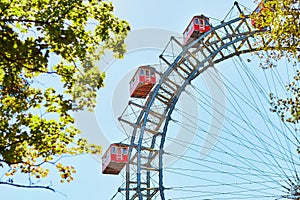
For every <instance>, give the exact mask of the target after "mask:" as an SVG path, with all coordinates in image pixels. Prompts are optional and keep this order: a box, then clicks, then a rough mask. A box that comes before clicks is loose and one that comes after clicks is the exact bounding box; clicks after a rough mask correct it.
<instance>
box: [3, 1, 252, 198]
mask: <svg viewBox="0 0 300 200" xmlns="http://www.w3.org/2000/svg"><path fill="white" fill-rule="evenodd" d="M233 2H234V1H232V0H226V1H224V0H210V1H206V0H198V1H195V0H185V1H174V0H163V1H161V0H152V1H146V0H119V1H113V3H114V5H115V14H116V15H117V16H119V17H120V18H123V19H125V20H127V21H128V22H129V23H130V24H131V27H132V30H133V31H135V30H138V29H145V28H152V30H166V32H174V33H177V34H181V33H182V32H183V30H184V29H185V28H186V25H187V24H188V23H189V20H190V19H191V17H192V16H194V15H198V14H204V15H207V16H209V17H213V18H216V19H220V20H222V19H223V17H224V16H225V15H226V14H227V12H228V11H229V10H230V9H231V7H232V5H233ZM241 4H243V5H245V6H247V7H249V8H254V7H255V5H254V3H253V1H252V0H248V1H241ZM154 32H155V31H154ZM139 36H141V35H139ZM139 39H143V38H142V37H141V38H139ZM144 39H147V38H144ZM154 39H155V38H154ZM154 39H153V38H152V40H154ZM157 40H161V38H157ZM167 42H168V40H166V41H165V44H164V43H162V44H161V45H162V46H165V45H166V44H167ZM154 46H155V45H154ZM159 54H160V50H159V48H157V49H155V48H154V49H143V48H142V46H141V49H139V50H138V51H134V52H130V53H129V54H127V55H126V56H125V58H124V60H119V61H114V62H111V61H112V60H111V59H107V60H108V61H109V63H107V66H105V67H104V68H105V70H106V75H107V80H106V88H104V89H103V90H102V91H101V92H99V95H100V97H99V99H98V105H97V108H96V110H95V113H94V114H95V115H94V116H95V118H94V119H91V120H90V119H86V120H84V119H83V116H81V117H79V120H82V121H81V122H80V126H82V127H85V128H84V130H83V135H84V136H87V137H89V138H92V139H90V140H92V142H94V143H97V144H100V145H102V146H103V147H104V148H105V147H107V146H108V144H109V142H118V141H121V140H123V139H124V137H125V135H124V134H123V133H122V132H121V131H120V128H119V127H118V126H119V125H118V124H117V122H116V121H117V120H116V117H118V116H115V115H114V113H115V112H114V111H112V106H113V103H112V102H115V104H114V105H116V104H118V103H117V102H118V101H119V99H118V98H121V97H122V95H126V93H124V92H123V93H122V92H121V91H120V92H118V90H117V89H116V88H118V87H120V86H119V85H118V83H119V81H120V80H121V79H122V78H123V77H124V76H125V75H127V74H128V73H129V74H130V73H133V71H134V69H135V68H136V67H137V66H139V65H140V64H145V63H157V62H158V55H159ZM120 94H121V95H120ZM116 98H117V99H116ZM126 98H127V97H124V99H126ZM120 101H121V100H120ZM120 104H121V105H123V103H120ZM121 107H122V106H120V108H117V110H118V111H116V113H117V114H118V112H119V110H120V109H122V108H121ZM92 120H95V121H92ZM92 123H94V124H92ZM95 123H96V124H95ZM89 128H90V129H89ZM99 129H101V131H102V132H103V134H104V135H105V137H106V141H104V140H101V137H100V136H97V134H98V132H99ZM99 138H100V139H99ZM104 150H105V149H104ZM65 161H66V163H70V164H72V165H74V166H75V167H76V169H77V174H76V175H75V176H74V181H73V182H72V183H70V184H60V183H59V180H58V179H57V178H54V177H53V179H52V180H53V183H52V184H53V187H54V188H55V189H57V191H58V192H57V193H53V192H50V191H47V190H37V189H20V188H14V187H10V186H1V192H0V195H1V199H22V200H35V199H43V200H54V199H55V200H82V199H89V200H102V199H104V200H105V199H109V198H110V197H112V195H113V194H114V193H115V192H116V191H117V188H118V187H119V186H120V185H121V183H122V178H121V177H120V176H107V175H102V174H101V163H100V162H99V160H97V158H93V157H91V156H86V155H85V156H84V155H83V156H78V157H73V158H67V159H65Z"/></svg>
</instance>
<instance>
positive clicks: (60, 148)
mask: <svg viewBox="0 0 300 200" xmlns="http://www.w3.org/2000/svg"><path fill="white" fill-rule="evenodd" d="M113 10H114V7H113V5H112V3H109V2H106V1H97V0H89V1H79V0H63V1H62V0H18V1H14V0H1V2H0V13H1V15H0V49H1V51H0V119H1V121H0V172H1V171H2V172H3V173H5V175H6V176H0V177H2V178H1V179H0V184H10V185H15V186H24V187H44V188H48V186H45V185H40V186H37V185H35V183H37V182H38V181H39V180H40V179H42V178H44V177H46V176H47V175H48V173H49V169H50V168H49V167H50V166H51V165H53V166H55V168H56V170H57V172H58V173H59V174H60V176H61V182H64V181H67V182H69V181H71V180H72V179H73V177H72V174H73V173H74V172H75V169H74V168H73V167H72V166H64V165H63V164H62V163H61V162H60V160H61V158H62V157H64V156H67V155H78V154H82V153H95V154H98V153H100V152H101V148H100V147H98V146H96V145H92V144H88V142H87V141H86V140H84V139H82V138H80V137H79V136H78V134H79V130H78V129H77V128H76V127H75V126H74V118H73V116H72V112H74V111H75V110H82V109H85V108H88V109H93V108H94V106H95V104H96V100H95V99H96V92H97V90H98V89H99V88H101V87H103V79H104V76H105V75H104V73H102V72H100V71H99V69H98V66H95V64H94V60H97V59H99V56H101V55H102V54H103V52H104V49H110V50H112V51H113V52H114V53H115V56H116V57H117V58H121V57H122V55H123V54H124V52H125V46H124V39H125V37H126V35H127V33H128V31H129V29H130V28H129V25H128V23H127V22H126V21H124V20H120V19H118V18H117V17H115V16H114V15H113ZM1 168H2V170H1ZM22 174H23V175H26V177H27V176H28V175H29V177H30V178H29V179H28V183H24V182H20V183H19V182H18V179H16V177H19V176H21V175H22Z"/></svg>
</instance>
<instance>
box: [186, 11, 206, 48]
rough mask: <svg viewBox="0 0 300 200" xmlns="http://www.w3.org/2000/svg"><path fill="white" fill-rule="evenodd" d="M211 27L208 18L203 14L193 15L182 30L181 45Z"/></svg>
mask: <svg viewBox="0 0 300 200" xmlns="http://www.w3.org/2000/svg"><path fill="white" fill-rule="evenodd" d="M210 29H211V25H210V24H209V18H208V17H205V16H204V15H200V16H194V17H193V19H192V20H191V22H190V23H189V25H188V27H187V28H186V29H185V31H184V32H183V45H187V44H188V43H190V42H191V41H193V40H194V39H197V38H199V37H200V36H201V35H202V34H203V33H206V32H207V31H209V30H210Z"/></svg>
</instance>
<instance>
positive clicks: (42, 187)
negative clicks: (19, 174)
mask: <svg viewBox="0 0 300 200" xmlns="http://www.w3.org/2000/svg"><path fill="white" fill-rule="evenodd" d="M0 184H1V185H10V186H15V187H20V188H30V189H46V190H50V191H52V192H56V191H55V190H54V189H53V188H51V187H49V186H39V185H19V184H15V183H8V182H3V181H0Z"/></svg>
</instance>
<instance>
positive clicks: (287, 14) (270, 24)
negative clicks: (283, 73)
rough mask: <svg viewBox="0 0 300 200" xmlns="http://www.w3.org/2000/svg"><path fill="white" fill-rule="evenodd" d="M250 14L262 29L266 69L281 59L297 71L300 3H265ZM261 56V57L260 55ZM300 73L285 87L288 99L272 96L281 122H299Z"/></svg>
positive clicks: (268, 0)
mask: <svg viewBox="0 0 300 200" xmlns="http://www.w3.org/2000/svg"><path fill="white" fill-rule="evenodd" d="M257 2H258V7H257V8H256V10H255V11H254V12H253V14H252V15H251V18H252V25H253V26H254V27H255V28H257V29H259V30H262V31H263V32H262V34H259V35H260V36H261V37H262V41H263V42H264V43H265V47H264V50H266V51H265V54H264V55H265V56H263V57H264V59H262V60H263V62H264V65H265V67H266V68H272V67H273V66H274V65H273V62H277V61H278V60H280V59H281V58H283V57H284V58H287V60H288V61H289V62H290V63H291V64H292V65H294V68H296V69H298V67H299V66H298V65H299V61H300V53H299V52H300V31H299V30H300V2H299V0H262V1H257ZM261 55H262V54H261ZM299 80H300V70H299V69H298V71H297V72H296V74H294V80H292V81H291V83H288V84H287V85H286V90H287V94H290V95H289V96H288V97H278V96H276V95H274V94H273V93H271V94H270V103H271V111H272V112H274V113H277V114H279V116H280V117H281V119H282V121H285V122H289V123H298V122H299V120H300V87H299V86H300V85H299Z"/></svg>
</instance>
